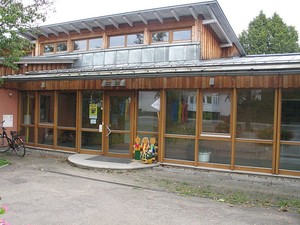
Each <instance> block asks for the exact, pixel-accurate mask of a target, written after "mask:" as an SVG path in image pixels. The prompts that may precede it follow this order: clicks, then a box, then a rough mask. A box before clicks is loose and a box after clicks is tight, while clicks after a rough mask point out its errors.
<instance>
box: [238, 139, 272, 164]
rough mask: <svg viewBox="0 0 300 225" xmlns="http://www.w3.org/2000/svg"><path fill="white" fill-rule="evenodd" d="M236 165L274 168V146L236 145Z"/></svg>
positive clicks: (256, 144) (239, 143)
mask: <svg viewBox="0 0 300 225" xmlns="http://www.w3.org/2000/svg"><path fill="white" fill-rule="evenodd" d="M235 156H236V158H235V164H236V165H241V166H253V167H264V168H271V167H272V144H258V143H245V142H237V143H236V153H235Z"/></svg>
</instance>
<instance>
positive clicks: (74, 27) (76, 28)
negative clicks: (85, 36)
mask: <svg viewBox="0 0 300 225" xmlns="http://www.w3.org/2000/svg"><path fill="white" fill-rule="evenodd" d="M70 27H71V28H72V29H73V30H75V31H77V33H79V34H80V29H79V28H78V27H76V26H75V25H73V24H71V23H70Z"/></svg>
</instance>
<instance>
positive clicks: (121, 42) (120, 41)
mask: <svg viewBox="0 0 300 225" xmlns="http://www.w3.org/2000/svg"><path fill="white" fill-rule="evenodd" d="M124 46H125V35H119V36H112V37H110V38H109V47H124Z"/></svg>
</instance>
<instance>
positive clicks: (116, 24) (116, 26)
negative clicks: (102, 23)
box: [108, 18, 119, 28]
mask: <svg viewBox="0 0 300 225" xmlns="http://www.w3.org/2000/svg"><path fill="white" fill-rule="evenodd" d="M108 20H109V22H111V23H112V24H113V25H114V26H115V28H119V24H118V23H117V22H116V21H114V20H113V19H112V18H109V19H108Z"/></svg>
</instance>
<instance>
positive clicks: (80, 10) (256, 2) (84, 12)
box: [46, 0, 300, 35]
mask: <svg viewBox="0 0 300 225" xmlns="http://www.w3.org/2000/svg"><path fill="white" fill-rule="evenodd" d="M201 1H203V0H200V1H199V2H201ZM194 2H197V1H196V0H150V1H147V0H108V1H103V0H102V1H100V0H84V1H75V0H55V9H56V13H51V14H49V16H48V19H47V21H46V24H53V23H59V22H67V21H72V20H78V19H85V18H90V17H97V16H106V15H111V14H116V13H123V12H131V11H136V10H144V9H151V8H159V7H164V6H172V5H180V4H188V3H194ZM218 2H219V4H220V6H221V8H222V9H223V11H224V13H225V16H226V17H227V19H228V21H229V23H230V24H231V26H232V28H233V30H234V31H235V33H236V35H239V34H240V33H241V32H242V31H243V30H246V29H247V28H248V24H249V22H250V21H251V20H253V19H254V18H255V17H256V16H258V14H259V12H260V10H262V11H263V12H264V13H265V14H266V15H267V17H271V16H272V15H273V14H274V13H275V12H276V13H278V14H279V16H280V17H281V18H282V19H283V21H284V22H285V23H286V24H287V25H289V26H295V27H296V30H297V31H298V34H299V35H300V14H299V7H298V6H299V0H218Z"/></svg>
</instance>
